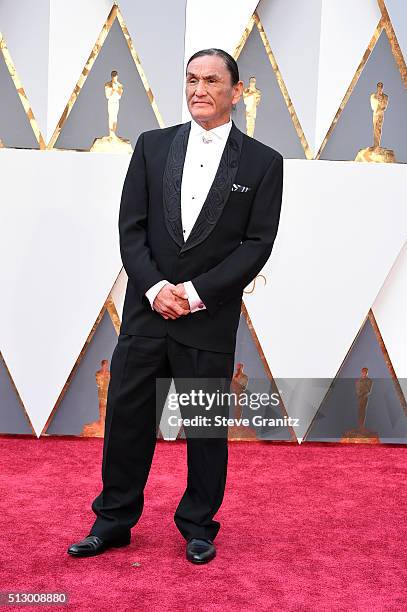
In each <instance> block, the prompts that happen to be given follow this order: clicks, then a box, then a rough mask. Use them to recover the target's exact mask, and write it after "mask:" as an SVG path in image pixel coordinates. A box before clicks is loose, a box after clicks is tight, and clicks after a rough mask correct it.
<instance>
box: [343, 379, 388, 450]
mask: <svg viewBox="0 0 407 612" xmlns="http://www.w3.org/2000/svg"><path fill="white" fill-rule="evenodd" d="M368 372H369V370H368V369H367V368H362V370H361V376H360V378H358V379H357V380H356V381H355V387H356V396H357V398H358V426H357V428H356V429H350V430H349V431H347V432H345V435H344V436H343V438H342V440H341V442H357V443H364V444H380V439H379V435H378V433H377V432H375V431H370V430H369V429H366V426H365V423H366V412H367V404H368V401H369V395H370V393H371V392H372V387H373V381H372V379H371V378H369V377H368Z"/></svg>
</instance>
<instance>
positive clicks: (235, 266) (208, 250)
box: [119, 122, 283, 352]
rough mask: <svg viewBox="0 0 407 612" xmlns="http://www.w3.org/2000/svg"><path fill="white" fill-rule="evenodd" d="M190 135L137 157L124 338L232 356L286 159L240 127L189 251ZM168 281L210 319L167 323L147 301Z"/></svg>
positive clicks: (124, 218) (123, 217) (126, 257)
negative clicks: (166, 340)
mask: <svg viewBox="0 0 407 612" xmlns="http://www.w3.org/2000/svg"><path fill="white" fill-rule="evenodd" d="M190 127H191V124H190V122H188V123H184V124H181V125H176V126H172V127H168V128H164V129H157V130H152V131H148V132H144V133H143V134H141V135H140V137H139V138H138V140H137V144H136V147H135V150H134V152H133V155H132V157H131V160H130V164H129V168H128V171H127V175H126V178H125V181H124V185H123V191H122V197H121V202H120V213H119V233H120V252H121V256H122V260H123V265H124V268H125V270H126V272H127V275H128V278H129V280H128V284H127V291H126V296H125V302H124V308H123V318H122V324H121V328H120V333H122V334H130V335H131V334H139V335H143V336H153V337H161V336H165V335H166V334H168V335H170V336H172V337H173V338H174V339H175V340H177V341H178V342H181V343H183V344H187V345H189V346H194V347H196V348H200V349H206V350H212V351H218V352H234V350H235V344H236V332H237V327H238V324H239V316H240V310H241V302H242V294H243V289H244V288H245V287H246V286H247V285H248V284H249V283H250V282H251V281H252V280H253V278H254V277H255V276H256V275H257V274H258V273H259V271H260V270H261V268H262V267H263V266H264V264H265V263H266V261H267V259H268V257H269V255H270V253H271V250H272V248H273V243H274V239H275V237H276V234H277V228H278V223H279V218H280V209H281V198H282V189H283V158H282V156H281V155H280V153H278V152H277V151H275V150H274V149H272V148H270V147H267V146H266V145H264V144H262V143H260V142H258V141H257V140H254V139H253V138H250V137H248V136H246V135H245V134H243V132H241V131H240V130H239V129H238V128H237V127H236V126H235V124H234V123H233V124H232V128H231V130H230V134H229V137H228V140H227V142H226V145H225V148H224V151H223V155H222V157H221V160H220V164H219V167H218V170H217V173H216V176H215V179H214V181H213V183H212V186H211V188H210V190H209V193H208V196H207V198H206V200H205V202H204V204H203V207H202V209H201V211H200V213H199V216H198V218H197V220H196V222H195V225H194V226H193V228H192V231H191V233H190V234H189V236H188V238H187V240H186V241H184V238H183V231H182V223H181V181H182V171H183V165H184V160H185V152H186V147H187V143H188V137H189V132H190ZM208 146H209V145H208ZM236 185H238V186H242V187H250V189H249V190H243V189H240V187H237V188H236ZM163 279H167V280H168V281H170V282H172V283H174V284H177V283H179V282H184V281H188V280H190V281H192V283H193V284H194V287H195V289H196V290H197V292H198V294H199V296H200V298H201V300H202V301H203V302H204V304H205V306H206V309H205V310H199V311H197V312H194V313H189V314H187V315H182V316H181V317H179V318H178V319H175V320H172V319H164V318H163V317H162V316H161V315H160V314H158V313H157V312H155V311H153V310H152V309H151V306H150V303H149V301H148V299H147V297H146V296H145V295H144V294H145V292H146V291H147V289H149V288H150V287H151V286H152V285H154V284H155V283H157V282H158V281H160V280H163Z"/></svg>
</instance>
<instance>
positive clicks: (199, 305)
mask: <svg viewBox="0 0 407 612" xmlns="http://www.w3.org/2000/svg"><path fill="white" fill-rule="evenodd" d="M184 289H185V291H186V292H187V295H188V302H189V308H190V310H191V313H192V312H197V311H198V310H205V309H206V306H205V304H204V303H203V301H202V300H201V298H200V297H199V295H198V292H197V290H196V289H195V287H194V285H193V284H192V282H191V281H186V282H185V283H184Z"/></svg>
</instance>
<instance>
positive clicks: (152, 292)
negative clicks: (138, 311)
mask: <svg viewBox="0 0 407 612" xmlns="http://www.w3.org/2000/svg"><path fill="white" fill-rule="evenodd" d="M168 282H169V281H167V280H160V281H158V283H156V284H155V285H153V286H152V287H150V289H148V290H147V291H146V292H145V294H144V295H145V296H146V297H147V298H148V301H149V302H150V306H151V308H152V310H154V306H153V303H154V300H155V298H156V296H157V294H158V293H159V291H160V289H162V288H163V287H164V285H167V284H168Z"/></svg>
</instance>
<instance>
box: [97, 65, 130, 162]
mask: <svg viewBox="0 0 407 612" xmlns="http://www.w3.org/2000/svg"><path fill="white" fill-rule="evenodd" d="M111 75H112V80H111V81H108V82H107V83H105V96H106V98H107V114H108V118H109V136H102V137H101V138H96V139H95V140H94V142H93V145H92V146H91V148H90V150H91V151H103V152H108V153H132V152H133V147H132V146H131V143H130V140H126V139H125V138H121V137H120V136H118V135H117V134H116V129H117V116H118V114H119V105H120V98H121V97H122V94H123V85H122V83H120V81H119V80H118V75H117V70H112V72H111Z"/></svg>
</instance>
